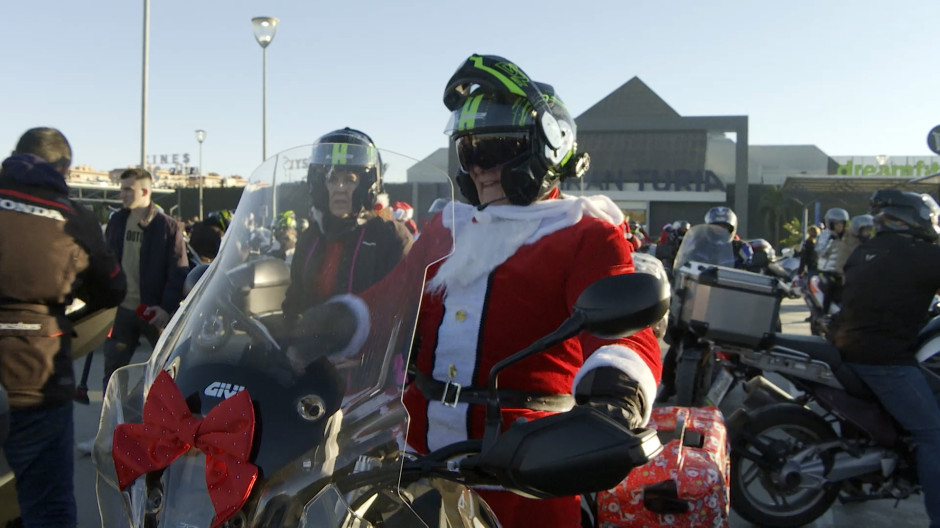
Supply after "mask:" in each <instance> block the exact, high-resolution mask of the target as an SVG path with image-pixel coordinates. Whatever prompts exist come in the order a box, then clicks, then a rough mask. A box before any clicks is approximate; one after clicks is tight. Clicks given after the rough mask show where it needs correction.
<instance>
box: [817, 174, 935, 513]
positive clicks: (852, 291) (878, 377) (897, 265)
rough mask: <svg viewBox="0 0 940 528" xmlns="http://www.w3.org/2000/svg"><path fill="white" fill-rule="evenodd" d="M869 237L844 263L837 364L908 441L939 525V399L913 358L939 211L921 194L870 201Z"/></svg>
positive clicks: (931, 285)
mask: <svg viewBox="0 0 940 528" xmlns="http://www.w3.org/2000/svg"><path fill="white" fill-rule="evenodd" d="M871 203H872V210H871V213H872V215H874V217H875V218H874V221H875V228H876V235H875V237H874V238H872V239H871V240H868V241H867V242H864V243H863V244H861V245H860V246H858V247H857V248H856V249H855V251H853V252H852V254H851V256H849V259H848V261H847V262H846V264H845V284H844V288H843V291H842V310H841V312H840V313H839V316H838V318H837V321H836V324H835V333H834V342H835V344H836V346H838V347H839V350H840V351H841V353H842V355H843V357H844V359H845V361H846V362H847V363H848V364H849V365H850V366H851V368H852V369H853V370H854V371H855V372H856V373H857V374H858V375H859V377H861V378H862V379H863V380H864V381H865V383H866V384H867V385H868V386H869V387H870V388H871V389H872V391H873V392H874V393H875V394H876V395H877V396H878V399H879V400H880V401H881V403H882V405H884V407H885V409H886V410H887V411H888V412H889V413H891V415H892V416H894V418H895V419H897V421H898V422H899V423H900V424H901V426H903V427H904V428H905V429H907V430H908V431H909V432H910V433H911V435H912V436H913V440H914V444H915V445H916V447H917V473H918V476H919V479H920V485H921V487H922V488H923V491H924V502H925V504H926V506H927V515H928V516H929V517H930V523H931V524H930V525H931V526H940V404H938V397H940V395H938V394H936V393H934V392H933V391H932V390H931V387H930V385H929V384H928V382H927V379H926V378H925V377H924V374H923V373H922V371H921V370H920V368H919V367H918V364H917V359H916V357H915V352H916V339H917V333H918V331H919V330H920V329H921V327H923V325H924V323H926V322H927V309H928V306H929V304H930V301H931V300H932V298H933V296H934V294H935V293H936V292H937V290H938V289H940V271H938V270H940V246H938V245H937V244H936V242H937V238H938V233H940V227H938V224H937V220H938V216H940V206H938V205H937V202H936V201H934V199H933V198H931V197H930V196H929V195H926V194H916V193H910V192H901V191H899V190H897V189H886V190H880V191H877V192H875V194H874V195H872V201H871Z"/></svg>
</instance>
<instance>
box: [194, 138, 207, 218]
mask: <svg viewBox="0 0 940 528" xmlns="http://www.w3.org/2000/svg"><path fill="white" fill-rule="evenodd" d="M205 140H206V131H205V130H202V129H200V130H197V131H196V141H198V142H199V219H200V220H202V219H203V218H205V216H203V214H202V142H203V141H205Z"/></svg>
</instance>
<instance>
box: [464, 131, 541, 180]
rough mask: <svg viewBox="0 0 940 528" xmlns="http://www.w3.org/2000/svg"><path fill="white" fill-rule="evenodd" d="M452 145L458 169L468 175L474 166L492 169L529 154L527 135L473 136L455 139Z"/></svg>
mask: <svg viewBox="0 0 940 528" xmlns="http://www.w3.org/2000/svg"><path fill="white" fill-rule="evenodd" d="M454 144H455V145H456V148H457V161H458V163H460V168H461V169H462V170H463V171H464V172H468V173H469V172H470V167H472V166H474V165H476V166H477V167H479V168H481V169H483V170H487V169H492V168H493V167H499V166H501V165H505V164H507V163H509V162H511V161H513V160H516V159H518V158H520V157H522V156H525V155H527V154H528V153H529V136H528V135H527V134H474V135H468V136H463V137H460V138H457V140H456V141H455V142H454Z"/></svg>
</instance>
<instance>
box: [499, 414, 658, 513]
mask: <svg viewBox="0 0 940 528" xmlns="http://www.w3.org/2000/svg"><path fill="white" fill-rule="evenodd" d="M660 450H662V444H661V443H660V442H659V438H658V437H657V436H656V431H653V430H652V429H637V430H635V431H630V430H629V429H627V428H626V427H624V426H623V425H621V424H619V423H617V422H616V421H614V420H612V419H611V418H609V417H607V416H604V415H603V414H601V413H600V412H598V411H597V410H595V409H592V408H590V407H581V406H576V407H575V408H574V409H572V410H570V411H568V412H564V413H559V414H555V415H552V416H548V417H545V418H539V419H538V420H533V421H531V422H521V423H516V424H514V425H513V426H512V427H510V428H509V429H508V430H507V431H506V432H505V433H503V434H502V435H500V437H499V439H498V441H497V442H496V444H495V445H494V446H493V448H492V449H490V450H488V451H487V452H485V453H483V454H482V455H481V457H482V458H481V460H480V467H481V469H483V470H484V471H485V472H486V473H488V474H490V475H494V476H495V477H496V479H497V481H499V483H500V484H501V485H502V486H503V487H505V488H506V489H507V490H510V491H513V492H515V493H519V494H521V495H525V496H529V497H534V498H539V499H545V498H550V497H566V496H570V495H578V494H581V493H590V492H595V491H602V490H606V489H610V488H613V487H614V486H616V485H617V484H619V483H620V482H622V481H623V479H624V478H626V476H627V474H628V473H629V472H630V470H632V469H633V468H635V467H637V466H639V465H642V464H645V463H647V462H648V461H649V460H650V458H652V457H654V456H656V454H658V453H659V451H660Z"/></svg>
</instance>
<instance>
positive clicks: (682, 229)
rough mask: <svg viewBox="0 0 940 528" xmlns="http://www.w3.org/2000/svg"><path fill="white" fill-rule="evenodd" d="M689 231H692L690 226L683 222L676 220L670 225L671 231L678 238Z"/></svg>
mask: <svg viewBox="0 0 940 528" xmlns="http://www.w3.org/2000/svg"><path fill="white" fill-rule="evenodd" d="M689 229H692V224H690V223H689V222H687V221H685V220H676V221H675V222H673V223H672V230H673V231H674V232H675V233H676V234H677V235H679V237H680V238H681V237H683V236H685V234H686V233H688V232H689Z"/></svg>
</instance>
